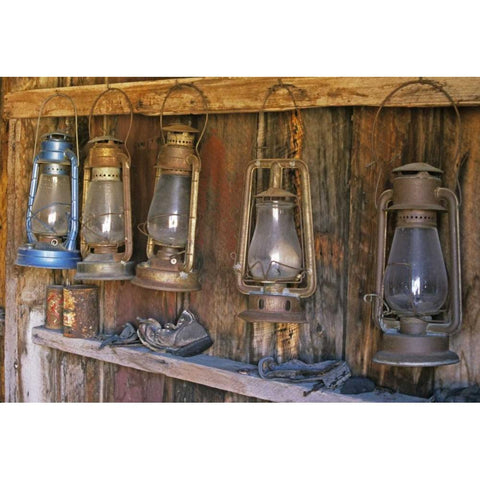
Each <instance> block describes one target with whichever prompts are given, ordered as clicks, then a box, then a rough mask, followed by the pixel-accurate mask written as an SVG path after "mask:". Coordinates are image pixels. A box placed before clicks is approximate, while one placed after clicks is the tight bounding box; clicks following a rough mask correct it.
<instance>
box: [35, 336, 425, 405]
mask: <svg viewBox="0 0 480 480" xmlns="http://www.w3.org/2000/svg"><path fill="white" fill-rule="evenodd" d="M32 340H33V343H35V344H37V345H43V346H45V347H49V348H53V349H57V350H61V351H63V352H68V353H73V354H76V355H81V356H83V357H88V358H94V359H97V360H102V361H104V362H109V363H113V364H117V365H122V366H124V367H130V368H134V369H137V370H142V371H145V372H150V373H157V374H158V373H159V374H163V375H167V376H169V377H173V378H178V379H180V380H185V381H187V382H193V383H198V384H201V385H206V386H208V387H213V388H218V389H220V390H224V391H228V392H233V393H238V394H241V395H245V396H247V397H255V398H259V399H261V400H268V401H272V402H425V401H426V400H425V399H422V398H417V397H412V396H408V395H402V394H397V393H395V394H391V393H385V392H380V391H376V392H371V393H363V394H358V395H342V394H340V393H337V392H334V391H330V390H326V389H322V390H318V391H314V392H311V393H308V394H307V395H305V394H306V393H307V392H308V391H309V390H311V388H312V386H313V385H312V384H308V383H305V384H293V383H288V382H281V381H276V380H264V379H262V378H260V377H259V376H258V374H256V372H255V370H256V367H255V366H254V365H250V364H248V363H243V362H236V361H233V360H229V359H226V358H219V357H214V356H210V355H196V356H194V357H189V358H182V357H175V356H173V355H168V354H161V353H156V352H152V351H150V350H149V349H147V348H145V347H105V348H104V349H102V350H100V349H99V346H100V342H99V341H96V340H84V339H77V338H67V337H64V336H63V334H62V333H60V332H57V331H54V330H48V329H46V328H44V327H36V328H33V329H32ZM241 372H244V373H241ZM247 372H248V373H247Z"/></svg>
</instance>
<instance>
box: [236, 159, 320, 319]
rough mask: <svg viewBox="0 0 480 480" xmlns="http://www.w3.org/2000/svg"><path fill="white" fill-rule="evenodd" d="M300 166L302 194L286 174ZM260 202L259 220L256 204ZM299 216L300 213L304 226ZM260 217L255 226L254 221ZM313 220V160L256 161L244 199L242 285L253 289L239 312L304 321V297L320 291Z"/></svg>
mask: <svg viewBox="0 0 480 480" xmlns="http://www.w3.org/2000/svg"><path fill="white" fill-rule="evenodd" d="M259 171H261V172H262V173H261V175H263V173H264V172H269V176H270V180H269V182H270V186H269V188H268V189H267V190H265V191H263V192H261V193H259V194H258V195H255V194H254V183H255V182H254V178H256V176H257V173H258V172H259ZM287 171H288V172H289V173H290V174H292V172H294V171H297V172H298V174H299V178H300V189H301V192H302V195H301V199H299V197H298V196H297V195H295V194H294V193H292V192H290V191H288V190H285V189H284V188H283V185H282V178H283V176H284V174H286V172H287ZM254 208H255V211H256V214H255V217H256V219H255V222H254V221H253V218H254V215H253V210H254ZM295 218H300V219H301V221H300V231H298V229H297V228H296V225H295V220H294V219H295ZM253 223H255V226H254V225H253ZM314 258H315V257H314V243H313V221H312V206H311V196H310V178H309V173H308V167H307V165H306V164H305V163H304V162H303V161H302V160H298V159H287V160H285V159H260V160H254V161H252V162H250V164H249V165H248V167H247V178H246V185H245V195H244V203H243V218H242V229H241V237H240V246H239V254H238V262H237V263H236V265H235V272H236V277H237V287H238V289H239V291H240V292H241V293H243V294H246V295H248V309H247V310H246V311H244V312H241V313H240V314H238V317H239V318H241V319H242V320H245V321H248V322H275V323H303V322H305V318H304V314H303V310H302V307H301V301H300V299H301V298H306V297H309V296H311V295H313V293H314V292H315V289H316V269H315V260H314Z"/></svg>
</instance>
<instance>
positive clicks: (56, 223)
mask: <svg viewBox="0 0 480 480" xmlns="http://www.w3.org/2000/svg"><path fill="white" fill-rule="evenodd" d="M54 97H65V98H67V99H68V100H69V101H70V102H71V103H72V106H73V109H74V116H75V142H76V153H74V151H73V143H72V139H71V137H70V136H69V135H68V134H67V133H66V132H63V131H54V132H51V133H47V134H45V135H43V136H42V137H41V138H42V142H41V148H40V153H39V154H38V155H36V149H37V142H38V133H39V127H40V119H41V116H42V112H43V109H44V107H45V105H46V104H47V103H48V102H49V101H50V100H51V99H52V98H54ZM78 158H79V155H78V123H77V111H76V107H75V104H74V103H73V100H72V99H71V98H70V97H68V96H67V95H63V94H55V95H52V96H51V97H49V98H47V99H46V100H45V101H44V102H43V104H42V106H41V108H40V113H39V116H38V121H37V128H36V133H35V145H34V158H33V171H32V179H31V183H30V192H29V196H28V206H27V214H26V233H27V243H26V244H24V245H22V246H21V247H20V248H19V249H18V252H17V260H16V262H15V263H16V265H21V266H24V267H37V268H52V269H74V268H76V266H77V262H78V261H79V260H80V259H81V257H80V252H79V251H78V250H76V239H77V232H78V163H79V160H78Z"/></svg>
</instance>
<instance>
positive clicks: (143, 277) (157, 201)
mask: <svg viewBox="0 0 480 480" xmlns="http://www.w3.org/2000/svg"><path fill="white" fill-rule="evenodd" d="M184 87H190V88H193V89H195V90H196V91H197V92H198V93H199V94H200V96H201V97H202V100H203V102H204V107H205V111H207V103H206V99H205V97H204V95H203V93H202V92H201V91H200V90H199V89H198V88H197V87H196V86H194V85H192V84H176V85H174V86H173V87H172V88H171V89H170V90H169V91H168V92H167V95H166V96H165V99H164V101H163V105H162V111H161V114H160V130H161V134H162V138H163V139H164V144H163V145H162V147H161V150H160V152H159V155H158V158H157V162H156V165H155V172H156V173H155V189H154V193H153V198H152V201H151V204H150V208H149V211H148V217H147V234H148V239H147V251H146V253H147V258H148V260H147V261H146V262H143V263H140V264H138V265H137V267H136V275H135V277H134V279H133V280H132V283H134V284H135V285H138V286H140V287H144V288H151V289H154V290H165V291H174V292H188V291H195V290H199V289H200V284H199V282H198V274H197V272H196V271H195V269H194V250H195V228H196V223H197V201H198V183H199V176H200V167H201V161H200V155H199V153H198V145H199V143H200V141H201V139H202V137H203V135H204V133H205V130H206V126H207V122H208V112H207V113H206V118H205V124H204V126H203V130H202V132H201V134H200V136H199V138H198V140H197V141H195V135H196V134H197V133H198V132H199V131H198V130H197V129H195V128H193V127H191V126H189V125H185V124H179V123H175V124H172V125H170V126H167V127H163V123H162V122H163V110H164V107H165V103H166V101H167V98H168V97H169V95H170V94H171V93H172V92H173V91H174V90H177V89H180V88H184ZM164 132H166V133H167V135H166V139H165V136H164Z"/></svg>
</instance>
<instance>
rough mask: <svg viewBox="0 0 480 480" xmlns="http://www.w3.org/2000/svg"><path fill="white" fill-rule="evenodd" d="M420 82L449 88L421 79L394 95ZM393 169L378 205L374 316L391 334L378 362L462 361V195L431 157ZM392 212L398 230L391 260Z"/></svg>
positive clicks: (415, 364) (410, 364)
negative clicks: (458, 349)
mask: <svg viewBox="0 0 480 480" xmlns="http://www.w3.org/2000/svg"><path fill="white" fill-rule="evenodd" d="M412 83H421V84H426V85H430V86H433V87H434V88H436V89H437V90H439V91H441V92H442V93H445V91H444V90H443V88H442V87H440V86H439V85H438V84H436V83H434V82H430V81H427V80H421V81H415V82H407V83H406V84H404V85H402V86H401V87H399V88H397V89H396V90H394V92H392V94H393V93H395V92H396V91H398V90H399V89H400V88H402V87H403V86H405V85H410V84H412ZM392 94H390V95H389V96H388V97H387V99H388V98H390V97H391V95H392ZM445 94H446V93H445ZM446 95H447V94H446ZM447 96H448V95H447ZM448 98H449V99H450V100H451V98H450V96H448ZM451 101H452V100H451ZM384 103H385V101H384ZM452 103H453V101H452ZM453 105H454V107H455V111H456V113H457V116H458V121H459V123H458V125H460V117H459V113H458V109H457V108H456V105H455V104H454V103H453ZM382 106H383V105H382ZM380 108H381V107H380ZM377 117H378V113H377ZM393 174H394V178H393V184H392V188H391V189H389V190H386V191H384V192H383V193H382V194H381V196H380V200H379V204H378V226H377V228H378V234H377V235H378V245H377V261H376V262H377V263H376V294H375V295H374V297H375V298H376V302H375V310H374V316H375V321H376V324H377V325H378V327H379V328H380V329H381V330H382V332H383V336H382V345H381V350H380V351H378V352H377V353H376V354H375V356H374V358H373V361H374V362H376V363H382V364H387V365H395V366H407V367H435V366H440V365H448V364H453V363H457V362H458V361H459V358H458V355H457V354H456V353H454V352H452V351H450V350H449V335H453V334H455V333H457V332H458V331H459V330H460V327H461V323H462V305H461V272H460V249H459V220H458V201H457V197H456V195H455V194H454V192H453V191H451V190H449V189H448V188H445V187H443V186H442V180H441V174H442V170H440V169H438V168H436V167H433V166H432V165H429V164H428V163H425V162H418V163H410V164H407V165H403V166H401V167H398V168H395V169H394V170H393ZM441 214H444V215H445V214H446V215H447V216H448V222H447V223H448V231H449V232H448V233H449V235H448V238H449V246H448V251H449V256H450V259H449V262H448V264H449V269H448V272H447V267H446V264H445V260H444V256H443V252H442V250H443V249H442V245H441V242H440V236H439V233H438V229H437V221H438V216H439V215H441ZM392 216H395V217H396V219H395V229H394V234H393V239H392V243H391V245H390V248H389V254H388V259H387V261H386V262H385V259H386V253H387V224H388V222H389V219H390V218H391V217H392Z"/></svg>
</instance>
